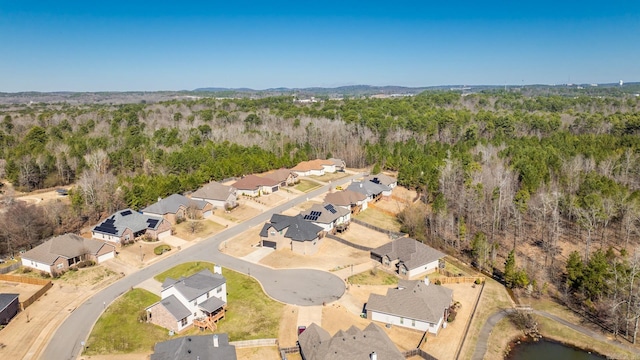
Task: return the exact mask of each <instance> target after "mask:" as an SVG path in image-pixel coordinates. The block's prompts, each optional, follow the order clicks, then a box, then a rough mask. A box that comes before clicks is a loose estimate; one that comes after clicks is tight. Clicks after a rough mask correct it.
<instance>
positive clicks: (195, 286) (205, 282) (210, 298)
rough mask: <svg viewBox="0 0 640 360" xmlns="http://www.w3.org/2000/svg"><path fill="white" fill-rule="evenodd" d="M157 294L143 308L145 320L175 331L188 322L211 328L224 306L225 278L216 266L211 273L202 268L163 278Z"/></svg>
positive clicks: (178, 330) (213, 328) (184, 327)
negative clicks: (185, 276) (153, 299)
mask: <svg viewBox="0 0 640 360" xmlns="http://www.w3.org/2000/svg"><path fill="white" fill-rule="evenodd" d="M161 297H162V300H160V301H159V302H157V303H155V304H153V305H151V306H149V307H148V308H147V309H146V310H147V319H148V321H150V322H152V323H154V324H156V325H159V326H162V327H164V328H167V329H169V330H173V331H175V332H180V331H182V330H184V329H186V328H188V327H191V326H192V325H196V326H199V327H203V328H206V327H208V328H210V329H211V330H215V328H216V325H215V322H216V321H218V320H219V319H222V318H224V314H225V309H226V306H227V281H226V279H225V278H224V276H222V273H221V269H220V267H218V266H216V268H215V273H211V271H209V270H208V269H205V270H202V271H200V272H198V273H196V274H194V275H191V276H189V277H187V278H180V279H178V280H175V279H171V278H167V279H166V280H165V281H164V283H163V284H162V291H161Z"/></svg>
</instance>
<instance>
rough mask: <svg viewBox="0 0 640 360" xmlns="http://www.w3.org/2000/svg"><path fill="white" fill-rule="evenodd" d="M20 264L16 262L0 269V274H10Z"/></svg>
mask: <svg viewBox="0 0 640 360" xmlns="http://www.w3.org/2000/svg"><path fill="white" fill-rule="evenodd" d="M20 265H21V263H20V262H19V261H18V262H17V263H15V264H11V265H9V266H5V267H3V268H0V274H6V273H8V272H12V271H13V270H17V269H18V268H19V267H20Z"/></svg>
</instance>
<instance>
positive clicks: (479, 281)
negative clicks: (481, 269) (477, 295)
mask: <svg viewBox="0 0 640 360" xmlns="http://www.w3.org/2000/svg"><path fill="white" fill-rule="evenodd" d="M473 283H474V284H476V285H480V284H482V280H480V278H477V279H476V281H474V282H473Z"/></svg>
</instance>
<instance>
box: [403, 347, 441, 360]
mask: <svg viewBox="0 0 640 360" xmlns="http://www.w3.org/2000/svg"><path fill="white" fill-rule="evenodd" d="M402 355H403V356H404V358H405V359H408V358H410V357H412V356H420V357H421V358H423V359H425V360H438V359H437V358H435V357H433V356H431V355H429V354H427V353H426V352H425V351H424V350H422V349H412V350H408V351H405V352H403V353H402Z"/></svg>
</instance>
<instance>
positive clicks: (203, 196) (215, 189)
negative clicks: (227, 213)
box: [191, 181, 238, 209]
mask: <svg viewBox="0 0 640 360" xmlns="http://www.w3.org/2000/svg"><path fill="white" fill-rule="evenodd" d="M191 199H193V200H203V201H206V202H209V203H211V205H213V207H214V208H217V209H233V208H235V207H236V206H238V189H236V188H234V187H233V186H227V185H223V184H220V183H217V182H215V181H212V182H210V183H208V184H206V185H205V186H203V187H201V188H200V189H198V190H196V191H194V192H193V193H192V194H191Z"/></svg>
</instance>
